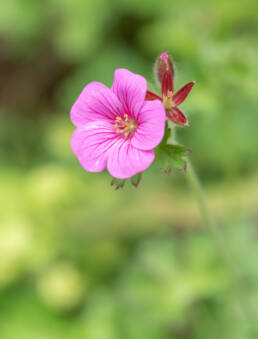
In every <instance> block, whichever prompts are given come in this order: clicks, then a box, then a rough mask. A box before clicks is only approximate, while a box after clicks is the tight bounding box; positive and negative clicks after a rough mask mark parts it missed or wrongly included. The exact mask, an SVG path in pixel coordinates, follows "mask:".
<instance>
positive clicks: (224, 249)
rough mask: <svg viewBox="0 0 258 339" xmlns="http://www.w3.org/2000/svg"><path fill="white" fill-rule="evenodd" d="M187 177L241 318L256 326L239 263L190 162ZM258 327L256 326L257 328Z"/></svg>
mask: <svg viewBox="0 0 258 339" xmlns="http://www.w3.org/2000/svg"><path fill="white" fill-rule="evenodd" d="M186 177H187V179H188V182H189V184H190V186H191V188H192V191H193V194H194V195H195V198H196V200H197V202H198V205H199V209H200V212H201V214H202V217H203V221H204V223H205V225H206V226H207V227H208V228H209V230H210V232H211V234H212V236H213V239H214V241H215V243H216V245H217V248H218V250H219V252H220V254H221V257H222V259H223V261H224V264H225V266H226V267H227V269H228V272H229V274H230V277H231V280H232V287H233V293H234V297H235V300H236V302H237V304H238V308H239V310H240V312H241V316H242V317H243V319H244V321H245V322H246V321H247V320H249V322H251V323H252V325H253V326H255V324H256V320H255V318H256V317H255V315H254V314H253V312H252V307H251V305H250V303H249V301H248V298H247V295H246V293H245V286H243V284H242V281H241V277H240V276H239V273H241V272H239V269H238V267H237V263H236V262H235V261H234V258H233V257H232V256H231V253H230V251H229V250H228V245H227V242H226V239H225V237H224V235H223V232H222V229H221V228H220V227H219V225H217V224H216V222H215V221H214V220H213V218H212V216H211V213H210V211H209V208H208V204H207V199H206V197H205V195H204V193H203V190H202V187H201V185H200V182H199V179H198V177H197V175H196V173H195V170H194V168H193V166H192V164H191V162H190V161H189V160H188V169H187V171H186ZM255 327H256V326H255Z"/></svg>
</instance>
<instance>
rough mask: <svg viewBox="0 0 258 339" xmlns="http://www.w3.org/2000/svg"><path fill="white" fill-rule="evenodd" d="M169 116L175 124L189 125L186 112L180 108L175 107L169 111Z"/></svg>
mask: <svg viewBox="0 0 258 339" xmlns="http://www.w3.org/2000/svg"><path fill="white" fill-rule="evenodd" d="M167 117H168V119H170V120H171V121H173V122H174V123H175V124H178V125H187V124H188V121H187V118H186V116H185V115H184V113H183V112H182V111H181V110H180V109H179V108H178V107H174V108H173V109H172V110H171V111H169V112H167Z"/></svg>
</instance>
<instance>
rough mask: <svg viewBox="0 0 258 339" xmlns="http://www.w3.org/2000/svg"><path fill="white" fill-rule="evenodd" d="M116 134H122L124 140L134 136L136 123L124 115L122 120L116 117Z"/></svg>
mask: <svg viewBox="0 0 258 339" xmlns="http://www.w3.org/2000/svg"><path fill="white" fill-rule="evenodd" d="M114 127H115V130H116V133H118V134H122V135H123V136H124V137H125V138H127V137H130V136H131V135H133V134H134V132H135V131H136V128H137V122H136V121H135V120H134V119H132V118H130V117H129V116H128V114H124V116H123V118H121V117H116V119H115V124H114Z"/></svg>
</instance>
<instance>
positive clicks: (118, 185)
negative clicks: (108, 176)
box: [110, 178, 126, 190]
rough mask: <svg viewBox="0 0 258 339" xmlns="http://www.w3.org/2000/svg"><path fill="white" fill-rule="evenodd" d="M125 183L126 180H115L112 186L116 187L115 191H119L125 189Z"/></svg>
mask: <svg viewBox="0 0 258 339" xmlns="http://www.w3.org/2000/svg"><path fill="white" fill-rule="evenodd" d="M125 182H126V179H118V178H113V179H112V181H111V183H110V185H111V186H115V190H118V189H119V188H123V187H124V185H125Z"/></svg>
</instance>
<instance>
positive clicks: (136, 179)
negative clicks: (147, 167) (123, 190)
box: [130, 173, 142, 188]
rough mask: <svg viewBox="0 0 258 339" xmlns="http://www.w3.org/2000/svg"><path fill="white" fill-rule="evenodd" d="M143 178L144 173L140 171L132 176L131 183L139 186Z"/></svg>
mask: <svg viewBox="0 0 258 339" xmlns="http://www.w3.org/2000/svg"><path fill="white" fill-rule="evenodd" d="M141 179H142V173H138V174H136V175H134V176H133V177H131V178H130V180H131V184H132V185H133V186H134V187H136V188H137V187H138V186H139V183H140V182H141Z"/></svg>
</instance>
